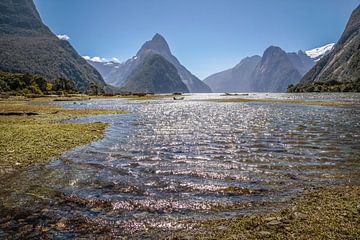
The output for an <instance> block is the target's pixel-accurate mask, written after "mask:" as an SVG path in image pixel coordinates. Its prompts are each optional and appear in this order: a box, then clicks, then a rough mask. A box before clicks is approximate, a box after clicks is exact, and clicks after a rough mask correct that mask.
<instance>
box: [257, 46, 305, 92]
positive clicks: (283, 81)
mask: <svg viewBox="0 0 360 240" xmlns="http://www.w3.org/2000/svg"><path fill="white" fill-rule="evenodd" d="M251 78H252V81H251V88H252V89H253V90H254V91H257V92H285V91H286V90H287V87H288V85H290V84H294V83H297V82H298V81H299V80H300V79H301V74H300V72H299V71H298V70H297V69H296V68H295V67H294V66H293V64H292V63H291V60H290V59H289V57H288V55H287V54H286V52H284V51H283V50H282V49H281V48H279V47H274V46H271V47H269V48H268V49H266V50H265V52H264V55H263V57H262V59H261V61H260V63H259V64H258V65H257V66H256V68H255V69H254V71H253V73H252V77H251Z"/></svg>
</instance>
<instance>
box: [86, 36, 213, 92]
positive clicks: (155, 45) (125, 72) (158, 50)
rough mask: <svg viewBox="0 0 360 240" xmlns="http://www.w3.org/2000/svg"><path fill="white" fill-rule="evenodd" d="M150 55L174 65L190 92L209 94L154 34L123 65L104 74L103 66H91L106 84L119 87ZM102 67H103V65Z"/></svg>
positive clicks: (163, 40)
mask: <svg viewBox="0 0 360 240" xmlns="http://www.w3.org/2000/svg"><path fill="white" fill-rule="evenodd" d="M151 54H159V55H161V56H162V57H164V58H165V59H166V60H167V61H168V62H170V63H171V64H172V65H174V67H175V68H176V69H177V71H178V74H179V75H180V78H181V80H182V81H183V82H184V83H185V85H186V86H187V88H188V89H189V91H190V92H211V89H210V88H209V87H208V86H207V85H206V84H205V83H203V82H202V81H201V80H200V79H198V78H197V77H196V76H194V75H193V74H192V73H191V72H190V71H189V70H187V69H186V68H185V67H184V66H183V65H181V63H180V62H179V60H178V59H177V58H176V57H175V56H173V55H172V53H171V50H170V47H169V45H168V43H167V42H166V40H165V38H164V37H163V36H161V35H160V34H156V35H155V36H154V37H153V38H152V40H150V41H147V42H146V43H144V45H143V46H142V47H141V49H140V50H139V51H138V52H137V54H136V56H134V57H132V58H131V59H129V60H127V61H126V62H124V63H121V64H116V65H113V68H112V69H111V70H109V69H107V68H105V70H106V71H105V73H104V71H103V70H102V69H103V66H100V67H99V66H98V65H99V64H98V63H91V64H93V66H95V67H96V68H97V69H98V70H99V71H101V72H103V73H104V75H103V76H104V79H105V81H106V82H107V83H108V84H111V85H114V86H118V87H121V86H123V85H124V84H125V83H126V81H127V79H128V78H129V76H130V75H131V74H132V72H133V71H135V70H136V69H137V68H138V66H139V65H141V64H142V62H143V61H144V60H145V59H146V57H147V56H149V55H151ZM102 65H104V63H103V64H102Z"/></svg>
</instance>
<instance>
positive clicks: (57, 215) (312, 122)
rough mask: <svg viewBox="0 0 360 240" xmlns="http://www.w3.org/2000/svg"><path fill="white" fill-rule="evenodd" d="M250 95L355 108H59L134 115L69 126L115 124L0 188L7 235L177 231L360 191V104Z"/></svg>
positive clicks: (345, 97)
mask: <svg viewBox="0 0 360 240" xmlns="http://www.w3.org/2000/svg"><path fill="white" fill-rule="evenodd" d="M246 97H248V98H269V99H302V100H326V101H329V100H332V101H350V102H354V103H355V104H356V105H357V106H354V107H324V106H322V107H320V106H306V105H292V104H271V103H254V102H253V103H220V102H209V101H202V100H206V99H215V98H222V97H221V96H219V95H218V94H211V95H205V94H196V95H192V96H190V97H187V98H186V100H185V101H172V100H157V101H128V100H122V99H118V100H91V101H87V102H81V104H73V103H72V102H64V103H58V104H61V105H62V106H64V107H69V108H79V107H80V108H106V109H126V110H128V111H129V114H125V115H104V116H96V117H88V118H83V119H80V120H74V121H77V122H94V121H95V122H96V121H101V122H108V123H110V124H111V125H110V127H109V128H108V129H107V131H106V136H105V138H104V139H103V140H100V141H98V142H94V143H92V144H90V145H87V146H84V147H80V148H77V149H75V150H73V151H70V152H68V153H65V154H64V155H63V156H62V157H61V158H60V159H54V160H53V161H52V162H51V163H50V164H47V165H43V166H35V167H32V168H30V169H28V170H26V171H23V172H20V173H16V174H13V175H12V176H7V177H6V179H2V185H1V189H0V193H1V196H0V203H2V205H3V207H2V208H0V216H1V215H3V216H6V217H7V218H5V220H3V221H1V220H0V226H2V227H3V228H4V230H0V237H1V236H2V234H3V235H4V236H8V235H7V234H11V233H14V231H15V230H16V229H19V228H21V227H23V228H24V226H25V227H26V226H27V225H28V224H29V223H31V224H34V223H35V225H36V226H37V228H36V229H35V228H33V230H32V231H31V232H32V233H33V234H35V235H36V234H38V235H37V236H43V235H44V234H45V235H46V234H51V236H55V237H57V238H59V239H66V238H72V237H76V236H80V235H81V236H83V235H84V234H85V235H86V234H88V235H87V236H97V237H99V236H120V235H130V234H143V233H144V232H148V229H149V228H151V229H160V230H164V231H171V230H175V229H179V228H184V227H185V228H186V227H189V226H187V225H186V224H184V221H186V220H202V219H218V218H229V217H233V216H236V215H239V214H254V213H258V212H263V211H269V210H273V209H277V208H278V207H279V206H281V203H282V202H284V201H286V200H288V199H289V198H291V197H293V196H295V195H296V194H300V193H301V192H302V191H303V190H304V189H308V188H312V187H319V186H324V185H333V184H340V183H344V182H352V183H358V181H359V174H358V173H359V172H360V171H359V170H360V159H359V156H360V137H359V136H360V121H359V120H360V119H359V116H360V108H358V105H359V103H360V95H359V94H302V95H300V94H298V95H296V94H251V95H249V96H246ZM9 216H11V217H10V218H9ZM11 219H12V220H13V221H11ZM21 220H22V221H21ZM6 221H7V222H6ZM9 221H10V222H11V223H10V224H9V223H8V222H9ZM3 222H6V223H7V225H6V224H5V225H4V223H3ZM2 223H3V225H1V224H2ZM4 226H5V227H4ZM39 226H40V227H39ZM43 228H45V229H46V232H45V233H44V231H43ZM0 229H1V227H0ZM15 232H16V231H15ZM89 234H90V235H89ZM133 236H135V235H133ZM138 236H140V235H138Z"/></svg>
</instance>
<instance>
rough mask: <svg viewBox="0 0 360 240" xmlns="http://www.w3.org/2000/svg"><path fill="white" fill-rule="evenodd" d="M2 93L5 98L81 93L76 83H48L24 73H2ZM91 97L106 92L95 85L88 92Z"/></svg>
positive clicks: (0, 84)
mask: <svg viewBox="0 0 360 240" xmlns="http://www.w3.org/2000/svg"><path fill="white" fill-rule="evenodd" d="M0 92H1V95H3V96H11V95H17V96H19V95H21V96H28V97H36V96H42V95H64V94H74V93H79V92H80V91H79V90H78V89H77V88H76V86H75V83H74V82H73V81H71V80H68V79H65V78H57V79H55V80H53V81H48V80H46V79H44V78H42V77H40V76H37V75H33V74H29V73H26V74H22V73H7V72H0ZM86 93H87V94H89V95H98V94H103V93H104V91H103V90H102V88H101V87H99V86H98V85H96V84H95V83H92V84H90V86H89V89H88V90H87V91H86Z"/></svg>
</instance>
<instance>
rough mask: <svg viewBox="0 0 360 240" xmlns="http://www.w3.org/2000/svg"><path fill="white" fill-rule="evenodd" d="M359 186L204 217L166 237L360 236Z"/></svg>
mask: <svg viewBox="0 0 360 240" xmlns="http://www.w3.org/2000/svg"><path fill="white" fill-rule="evenodd" d="M359 199H360V187H359V186H343V187H332V188H323V189H320V190H316V191H313V192H309V193H307V194H305V195H303V196H301V197H299V198H296V199H295V200H293V201H292V202H291V203H290V204H289V206H288V207H286V208H284V209H283V210H281V211H278V212H274V213H271V214H265V215H252V216H243V217H238V218H233V219H228V220H216V221H203V222H194V223H188V224H189V225H191V224H192V228H191V230H187V231H180V232H177V233H174V234H172V235H170V236H167V237H165V238H166V239H250V240H251V239H284V240H285V239H304V240H305V239H360V202H359Z"/></svg>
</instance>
